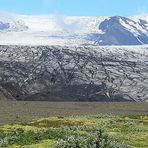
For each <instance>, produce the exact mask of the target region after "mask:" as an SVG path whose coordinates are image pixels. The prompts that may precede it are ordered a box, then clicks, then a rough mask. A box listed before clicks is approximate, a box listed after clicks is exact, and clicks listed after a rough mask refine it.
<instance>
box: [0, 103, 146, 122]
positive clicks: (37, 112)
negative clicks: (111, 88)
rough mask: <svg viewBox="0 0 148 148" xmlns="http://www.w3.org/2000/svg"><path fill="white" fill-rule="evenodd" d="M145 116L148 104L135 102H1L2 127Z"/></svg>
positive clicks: (0, 118) (0, 120)
mask: <svg viewBox="0 0 148 148" xmlns="http://www.w3.org/2000/svg"><path fill="white" fill-rule="evenodd" d="M100 113H102V114H113V115H130V114H132V115H139V114H140V115H143V114H148V103H146V102H145V103H144V102H143V103H135V102H108V103H105V102H41V101H40V102H37V101H34V102H27V101H25V102H23V101H0V125H2V124H13V123H24V122H28V121H32V120H34V119H35V120H36V119H39V118H44V117H49V116H72V115H74V116H76V115H95V114H100Z"/></svg>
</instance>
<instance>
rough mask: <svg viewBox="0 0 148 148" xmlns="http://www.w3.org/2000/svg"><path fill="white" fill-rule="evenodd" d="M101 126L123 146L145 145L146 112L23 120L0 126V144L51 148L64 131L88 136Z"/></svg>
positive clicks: (147, 147)
mask: <svg viewBox="0 0 148 148" xmlns="http://www.w3.org/2000/svg"><path fill="white" fill-rule="evenodd" d="M98 129H103V130H104V132H105V133H106V134H107V135H108V136H109V138H110V139H112V140H113V141H116V142H118V143H125V144H126V146H125V147H131V148H148V115H129V116H128V115H127V116H122V115H116V116H114V115H107V114H99V115H94V116H71V117H63V116H59V117H49V118H44V119H40V120H38V121H32V122H29V123H26V124H24V123H23V124H13V125H4V126H0V147H8V148H21V147H24V148H48V147H49V148H52V147H53V148H54V147H56V143H57V141H58V140H59V139H63V138H64V137H65V135H68V136H71V135H73V134H74V133H77V134H79V135H82V136H86V135H87V136H89V135H91V133H94V132H95V131H97V130H98Z"/></svg>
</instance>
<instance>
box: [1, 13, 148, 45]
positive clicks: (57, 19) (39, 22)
mask: <svg viewBox="0 0 148 148" xmlns="http://www.w3.org/2000/svg"><path fill="white" fill-rule="evenodd" d="M4 16H5V14H3V15H0V44H6V45H10V44H13V45H17V44H19V45H58V44H59V45H67V44H71V45H83V44H92V45H145V44H148V35H147V34H148V17H147V16H146V15H145V16H143V18H142V16H135V17H128V18H127V17H122V16H113V17H87V16H83V17H81V16H62V15H28V16H27V15H10V16H9V14H7V15H6V17H4ZM105 24H108V26H107V25H105ZM105 27H106V28H105ZM10 36H11V37H10Z"/></svg>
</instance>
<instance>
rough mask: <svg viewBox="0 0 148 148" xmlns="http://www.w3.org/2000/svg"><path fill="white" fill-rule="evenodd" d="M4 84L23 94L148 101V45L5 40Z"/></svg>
mask: <svg viewBox="0 0 148 148" xmlns="http://www.w3.org/2000/svg"><path fill="white" fill-rule="evenodd" d="M0 88H1V89H0V90H3V92H4V91H5V94H6V92H7V94H9V96H12V98H15V99H17V100H48V101H56V100H58V101H129V100H131V101H148V47H145V46H143V47H142V46H137V47H135V46H133V47H132V46H131V47H118V46H117V47H98V46H9V45H3V46H2V45H1V46H0Z"/></svg>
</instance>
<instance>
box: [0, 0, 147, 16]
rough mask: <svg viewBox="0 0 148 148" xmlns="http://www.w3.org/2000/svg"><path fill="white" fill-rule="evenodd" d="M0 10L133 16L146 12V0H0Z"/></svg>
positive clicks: (26, 12) (30, 12)
mask: <svg viewBox="0 0 148 148" xmlns="http://www.w3.org/2000/svg"><path fill="white" fill-rule="evenodd" d="M0 11H2V12H11V13H18V14H62V15H66V16H115V15H118V16H119V15H120V16H134V15H137V14H144V13H147V12H148V0H0Z"/></svg>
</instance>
